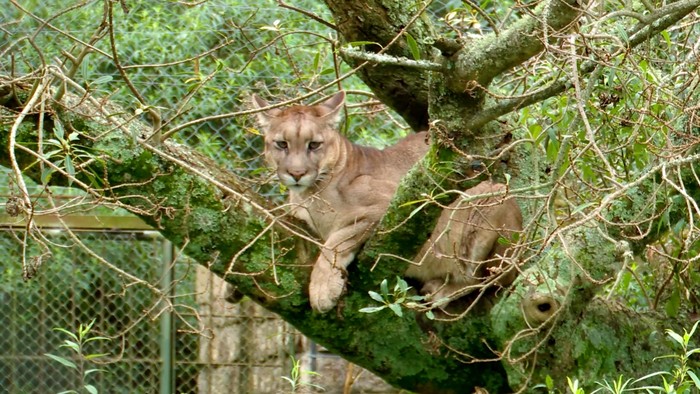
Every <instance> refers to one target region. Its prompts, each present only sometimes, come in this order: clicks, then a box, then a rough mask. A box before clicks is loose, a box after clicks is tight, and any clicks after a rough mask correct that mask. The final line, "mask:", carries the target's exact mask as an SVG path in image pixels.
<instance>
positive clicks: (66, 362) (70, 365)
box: [44, 353, 78, 370]
mask: <svg viewBox="0 0 700 394" xmlns="http://www.w3.org/2000/svg"><path fill="white" fill-rule="evenodd" d="M44 356H46V357H48V358H50V359H52V360H55V361H58V362H59V363H61V364H63V365H65V366H66V367H70V368H73V369H75V370H78V367H77V366H76V365H75V364H74V363H73V362H72V361H70V360H66V359H65V358H63V357H59V356H54V355H53V354H50V353H44Z"/></svg>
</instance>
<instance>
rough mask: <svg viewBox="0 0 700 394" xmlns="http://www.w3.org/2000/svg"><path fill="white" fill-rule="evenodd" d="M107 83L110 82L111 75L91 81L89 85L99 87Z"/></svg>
mask: <svg viewBox="0 0 700 394" xmlns="http://www.w3.org/2000/svg"><path fill="white" fill-rule="evenodd" d="M107 82H112V76H111V75H103V76H101V77H99V78H97V79H96V80H94V81H92V82H91V83H90V85H100V84H103V83H107Z"/></svg>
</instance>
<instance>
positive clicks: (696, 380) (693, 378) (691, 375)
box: [688, 371, 700, 389]
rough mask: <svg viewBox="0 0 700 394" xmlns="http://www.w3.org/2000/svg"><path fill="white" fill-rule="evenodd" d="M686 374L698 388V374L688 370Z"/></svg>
mask: <svg viewBox="0 0 700 394" xmlns="http://www.w3.org/2000/svg"><path fill="white" fill-rule="evenodd" d="M688 376H690V379H692V380H693V383H694V384H695V387H696V388H698V389H700V380H699V379H698V376H697V375H696V374H695V372H693V371H688Z"/></svg>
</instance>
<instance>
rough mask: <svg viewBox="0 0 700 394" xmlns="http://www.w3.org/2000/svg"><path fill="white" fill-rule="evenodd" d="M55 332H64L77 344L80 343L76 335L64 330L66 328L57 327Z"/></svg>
mask: <svg viewBox="0 0 700 394" xmlns="http://www.w3.org/2000/svg"><path fill="white" fill-rule="evenodd" d="M53 330H54V331H58V332H62V333H64V334H66V335H68V336H70V337H71V338H73V339H74V340H75V341H76V342H78V336H77V335H75V334H74V333H72V332H70V331H68V330H66V329H64V328H61V327H56V328H54V329H53Z"/></svg>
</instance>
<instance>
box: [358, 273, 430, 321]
mask: <svg viewBox="0 0 700 394" xmlns="http://www.w3.org/2000/svg"><path fill="white" fill-rule="evenodd" d="M410 289H411V286H409V285H408V283H406V281H405V280H403V279H402V278H400V277H398V276H397V277H396V285H394V290H393V292H392V293H389V282H388V281H387V280H386V279H384V280H383V281H382V283H381V284H380V285H379V291H380V292H379V293H377V292H376V291H371V290H370V291H369V292H368V293H369V296H370V297H371V298H372V299H373V300H375V301H377V302H379V303H381V304H383V305H380V306H368V307H366V308H362V309H360V312H363V313H375V312H379V311H381V310H382V309H386V308H389V309H391V311H392V312H394V314H395V315H396V316H398V317H402V316H403V310H402V305H405V306H407V307H414V306H416V305H417V303H418V302H420V301H423V300H425V297H424V296H421V295H408V291H409V290H410ZM426 316H427V317H428V318H430V319H432V318H434V315H433V313H432V312H431V311H428V312H426Z"/></svg>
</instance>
